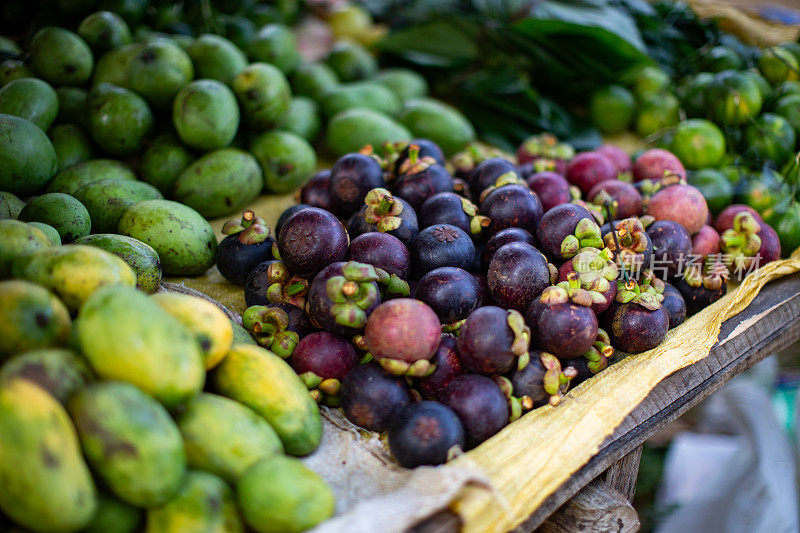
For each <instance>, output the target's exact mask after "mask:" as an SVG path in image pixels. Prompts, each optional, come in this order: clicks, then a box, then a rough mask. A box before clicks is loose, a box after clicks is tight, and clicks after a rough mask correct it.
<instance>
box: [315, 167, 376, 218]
mask: <svg viewBox="0 0 800 533" xmlns="http://www.w3.org/2000/svg"><path fill="white" fill-rule="evenodd" d="M383 183H384V182H383V169H382V168H381V165H380V164H379V163H378V162H377V161H376V160H375V158H374V157H372V156H369V155H364V154H360V153H352V154H346V155H343V156H342V157H340V158H339V159H338V160H337V161H336V163H334V165H333V168H331V175H330V182H329V185H328V192H329V194H330V199H331V207H332V209H333V210H334V211H336V212H337V213H340V214H341V215H343V216H349V215H351V214H352V213H355V212H356V211H358V209H359V208H360V207H361V206H362V205H363V203H364V198H365V197H366V196H367V193H368V192H369V191H371V190H372V189H375V188H377V187H383Z"/></svg>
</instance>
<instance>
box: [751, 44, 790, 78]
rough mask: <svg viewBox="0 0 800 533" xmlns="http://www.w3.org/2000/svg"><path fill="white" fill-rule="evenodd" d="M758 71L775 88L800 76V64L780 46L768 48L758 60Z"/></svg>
mask: <svg viewBox="0 0 800 533" xmlns="http://www.w3.org/2000/svg"><path fill="white" fill-rule="evenodd" d="M758 69H759V70H760V71H761V74H762V75H763V76H764V77H765V78H767V81H769V82H770V83H771V84H772V85H773V86H775V85H778V84H780V83H782V82H784V81H789V80H796V79H798V77H799V76H800V74H798V70H800V62H798V59H797V58H796V57H795V56H794V54H792V53H791V52H790V51H789V50H787V49H785V48H782V47H780V46H773V47H771V48H767V49H766V50H764V51H763V52H762V54H761V57H760V58H759V59H758Z"/></svg>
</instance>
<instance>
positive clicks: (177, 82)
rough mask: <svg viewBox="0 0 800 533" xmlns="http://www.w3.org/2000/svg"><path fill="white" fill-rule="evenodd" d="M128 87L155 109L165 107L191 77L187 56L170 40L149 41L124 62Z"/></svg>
mask: <svg viewBox="0 0 800 533" xmlns="http://www.w3.org/2000/svg"><path fill="white" fill-rule="evenodd" d="M127 71H128V76H127V78H128V80H127V81H128V84H127V86H126V87H127V88H129V89H131V90H132V91H136V92H137V93H138V94H140V95H142V96H143V97H144V99H145V100H147V103H148V104H150V105H151V106H153V108H154V109H157V110H167V109H169V107H170V105H171V104H172V100H173V99H174V98H175V95H176V94H177V93H178V91H180V90H181V88H182V87H184V86H185V85H187V84H188V83H189V82H191V81H192V78H194V66H193V65H192V59H191V58H190V57H189V55H188V54H187V53H186V52H185V51H184V50H183V49H182V48H181V47H180V46H178V45H177V44H176V43H175V41H173V40H172V39H164V38H155V39H151V40H148V41H147V42H145V43H144V45H143V46H142V47H141V48H140V49H139V50H137V52H136V53H135V54H134V55H133V57H132V58H131V60H130V62H129V63H128V65H127Z"/></svg>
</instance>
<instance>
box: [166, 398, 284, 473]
mask: <svg viewBox="0 0 800 533" xmlns="http://www.w3.org/2000/svg"><path fill="white" fill-rule="evenodd" d="M178 428H179V429H180V430H181V434H182V435H183V442H184V446H185V447H186V456H187V458H188V461H189V467H190V468H196V469H199V470H205V471H206V472H211V473H212V474H216V475H218V476H220V477H221V478H223V479H224V480H226V481H228V482H229V483H235V482H236V480H238V479H239V477H240V476H241V475H242V474H243V473H244V471H245V470H247V469H248V468H249V467H250V466H252V465H254V464H255V463H257V462H258V461H260V460H261V459H265V458H267V457H270V456H272V455H275V454H280V453H282V452H283V445H282V444H281V441H280V439H279V438H278V435H277V434H276V433H275V430H274V429H272V426H270V425H269V424H268V423H267V421H266V420H264V419H263V418H262V417H261V416H259V415H258V414H256V413H255V412H254V411H253V410H252V409H250V408H249V407H245V406H244V405H242V404H240V403H239V402H236V401H234V400H231V399H229V398H225V397H224V396H217V395H216V394H208V393H200V394H198V395H197V396H195V397H194V398H193V399H192V400H191V401H190V402H189V403H187V404H186V408H185V410H184V411H183V413H182V414H181V415H180V417H178Z"/></svg>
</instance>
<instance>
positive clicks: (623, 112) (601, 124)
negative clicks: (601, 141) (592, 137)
mask: <svg viewBox="0 0 800 533" xmlns="http://www.w3.org/2000/svg"><path fill="white" fill-rule="evenodd" d="M635 111H636V99H635V98H634V96H633V93H632V92H630V91H629V90H628V89H626V88H625V87H623V86H621V85H607V86H605V87H603V88H601V89H597V90H596V91H594V92H593V93H592V96H591V99H590V102H589V116H590V117H591V119H592V125H593V126H594V127H595V128H597V129H598V130H600V132H601V133H603V134H605V135H614V134H617V133H622V132H623V131H626V130H627V129H628V128H629V127H630V125H631V121H632V120H633V114H634V112H635Z"/></svg>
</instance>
